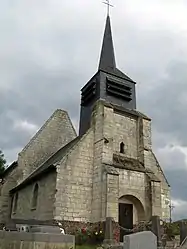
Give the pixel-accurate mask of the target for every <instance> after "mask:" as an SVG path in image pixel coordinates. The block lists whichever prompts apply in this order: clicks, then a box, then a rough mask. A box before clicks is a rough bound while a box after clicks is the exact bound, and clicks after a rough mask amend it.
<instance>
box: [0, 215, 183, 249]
mask: <svg viewBox="0 0 187 249" xmlns="http://www.w3.org/2000/svg"><path fill="white" fill-rule="evenodd" d="M178 225H179V230H178V232H179V236H175V233H176V231H175V232H172V231H171V226H168V225H167V226H166V224H164V222H161V221H160V218H159V217H158V216H153V217H152V219H151V221H150V222H148V223H146V222H144V223H141V224H139V225H138V226H135V227H134V228H133V229H132V230H131V231H130V230H129V229H125V228H122V227H119V229H120V230H119V233H123V232H125V234H126V235H124V236H123V241H121V242H120V236H119V235H120V234H116V229H114V221H113V219H112V218H107V219H106V221H105V222H104V223H102V225H101V224H99V225H93V226H92V228H93V229H90V227H91V226H86V224H84V225H83V227H82V228H81V229H78V230H77V231H76V232H75V233H74V234H67V233H66V230H68V229H66V228H65V227H64V228H62V226H63V225H62V224H61V223H57V224H56V225H53V226H52V225H51V226H50V225H42V226H41V225H34V226H29V225H24V226H23V225H22V226H21V225H20V226H17V225H13V224H11V226H9V227H6V228H4V229H3V230H1V231H0V249H8V248H14V249H21V248H24V249H26V248H29V249H34V248H41V249H46V248H48V249H74V248H75V249H96V248H97V249H102V248H103V249H107V248H111V249H112V248H113V249H174V248H183V249H186V248H187V223H186V222H184V221H181V222H180V224H178ZM88 227H89V229H88ZM96 228H98V229H96ZM166 228H167V229H166Z"/></svg>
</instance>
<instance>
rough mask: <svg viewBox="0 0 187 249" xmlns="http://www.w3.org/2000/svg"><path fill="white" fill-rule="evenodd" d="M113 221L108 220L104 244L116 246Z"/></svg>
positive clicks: (108, 218) (109, 218)
mask: <svg viewBox="0 0 187 249" xmlns="http://www.w3.org/2000/svg"><path fill="white" fill-rule="evenodd" d="M112 222H113V219H112V218H111V217H107V218H106V222H105V239H104V241H103V243H104V244H114V237H113V223H112Z"/></svg>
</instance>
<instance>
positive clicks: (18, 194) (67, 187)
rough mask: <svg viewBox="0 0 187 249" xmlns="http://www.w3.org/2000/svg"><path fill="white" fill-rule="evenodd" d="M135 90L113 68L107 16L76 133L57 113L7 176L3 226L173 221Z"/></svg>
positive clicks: (1, 198)
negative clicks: (154, 218) (156, 218)
mask: <svg viewBox="0 0 187 249" xmlns="http://www.w3.org/2000/svg"><path fill="white" fill-rule="evenodd" d="M135 87H136V83H135V82H134V81H133V80H132V79H130V78H129V77H128V76H127V75H126V74H124V73H123V72H121V71H120V70H119V69H117V67H116V62H115V54H114V48H113V40H112V33H111V24H110V17H109V16H107V20H106V26H105V32H104V38H103V44H102V50H101V55H100V62H99V67H98V70H97V72H96V74H95V75H94V76H93V77H92V78H91V79H90V80H89V81H88V83H87V84H86V85H85V86H84V87H83V88H82V89H81V108H80V109H81V110H80V125H79V135H77V134H76V131H75V129H74V127H73V125H72V122H71V120H70V118H69V115H68V113H67V112H66V111H64V110H60V109H58V110H56V111H55V112H54V113H53V114H52V116H51V117H50V118H49V119H48V120H47V121H46V123H45V124H44V125H43V126H42V127H41V129H40V130H39V131H38V132H37V133H36V134H35V136H34V137H33V138H32V139H31V140H30V141H29V143H28V144H27V145H26V146H25V148H23V150H22V151H21V152H20V153H19V154H18V158H17V161H15V162H14V163H13V164H12V165H10V166H9V168H7V170H6V171H5V172H4V175H3V177H2V179H1V186H0V191H1V192H0V223H1V224H7V222H9V221H14V222H15V223H19V224H28V223H29V222H31V221H32V222H36V223H37V222H38V223H42V222H43V224H44V223H47V222H49V223H50V221H55V220H58V221H59V220H60V221H63V222H64V224H65V223H66V222H69V223H72V224H74V223H75V222H76V224H82V223H86V222H90V223H96V222H99V221H104V220H105V219H106V217H112V218H113V219H114V220H115V221H116V222H118V223H119V224H120V225H121V226H123V227H125V228H132V226H133V224H136V223H138V222H140V221H145V220H147V221H148V220H149V219H150V217H151V216H152V215H159V216H160V217H161V218H162V219H168V218H169V205H170V187H169V184H168V182H167V180H166V177H165V175H164V173H163V171H162V169H161V167H160V164H159V162H158V161H157V159H156V157H155V155H154V153H153V151H152V142H151V119H150V118H149V117H147V116H146V115H145V114H142V113H141V112H139V111H137V109H136V93H135ZM69 223H68V224H69Z"/></svg>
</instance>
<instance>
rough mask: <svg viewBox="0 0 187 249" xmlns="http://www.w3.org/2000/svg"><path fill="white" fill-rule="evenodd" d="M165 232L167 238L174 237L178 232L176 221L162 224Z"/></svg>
mask: <svg viewBox="0 0 187 249" xmlns="http://www.w3.org/2000/svg"><path fill="white" fill-rule="evenodd" d="M164 230H165V234H166V235H167V238H168V239H169V240H171V239H173V238H175V236H177V235H179V234H180V230H179V224H178V223H175V222H174V223H165V224H164Z"/></svg>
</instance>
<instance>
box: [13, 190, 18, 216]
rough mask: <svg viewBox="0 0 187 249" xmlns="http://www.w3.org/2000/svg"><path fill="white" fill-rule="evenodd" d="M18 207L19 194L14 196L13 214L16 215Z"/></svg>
mask: <svg viewBox="0 0 187 249" xmlns="http://www.w3.org/2000/svg"><path fill="white" fill-rule="evenodd" d="M17 207H18V193H16V194H15V195H14V207H13V212H14V213H15V212H16V210H17Z"/></svg>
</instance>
